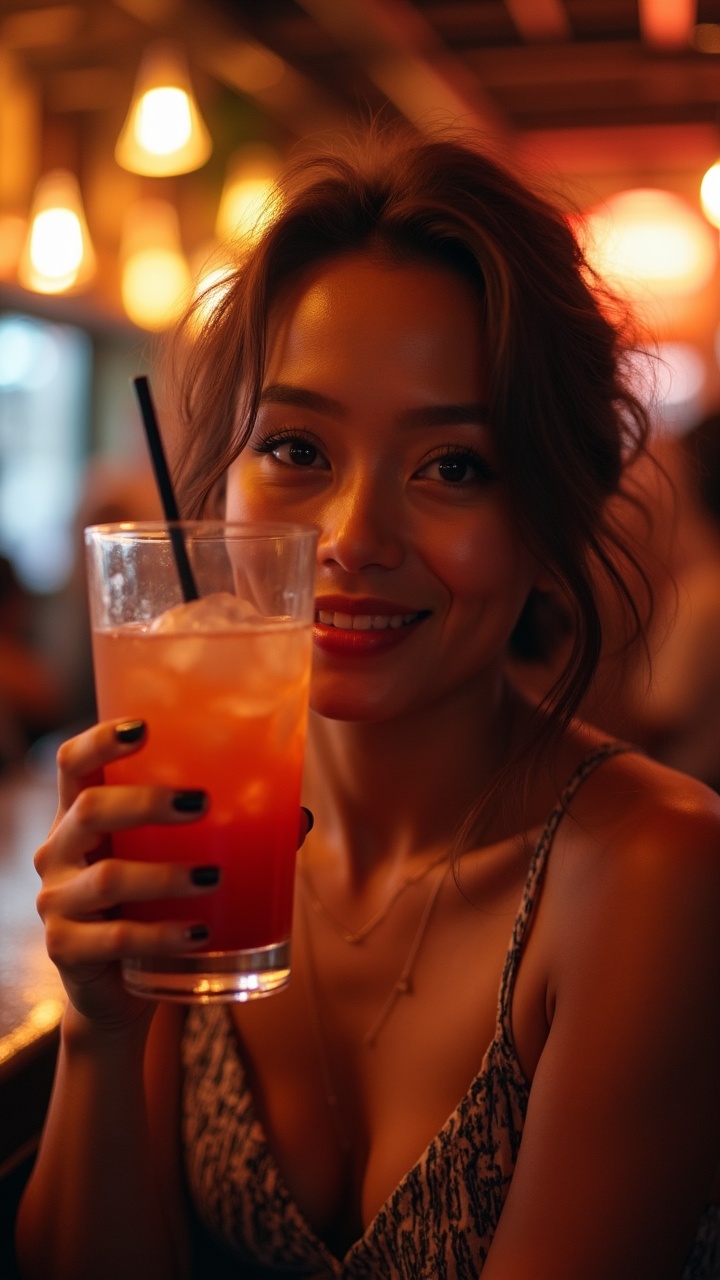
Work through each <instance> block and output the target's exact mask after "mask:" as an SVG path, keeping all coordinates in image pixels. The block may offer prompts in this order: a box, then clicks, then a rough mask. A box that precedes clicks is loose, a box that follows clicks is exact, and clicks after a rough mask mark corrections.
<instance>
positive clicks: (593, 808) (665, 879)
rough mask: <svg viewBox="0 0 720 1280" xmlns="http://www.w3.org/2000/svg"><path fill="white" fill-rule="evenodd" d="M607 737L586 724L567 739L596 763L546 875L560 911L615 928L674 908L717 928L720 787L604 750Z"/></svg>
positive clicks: (636, 755) (637, 753)
mask: <svg viewBox="0 0 720 1280" xmlns="http://www.w3.org/2000/svg"><path fill="white" fill-rule="evenodd" d="M605 742H606V739H604V738H603V737H602V735H601V734H599V733H598V732H597V731H596V730H594V729H590V728H588V727H587V726H581V727H580V729H579V730H578V732H577V733H576V735H575V737H574V741H573V742H572V744H571V754H572V753H574V754H575V756H576V757H577V758H578V759H579V760H582V759H592V758H593V757H594V756H597V755H599V761H600V762H599V763H598V764H597V766H596V767H595V768H594V769H593V770H592V772H591V773H590V774H589V775H588V776H587V777H586V778H585V780H584V782H583V784H582V786H580V787H579V788H578V790H577V792H576V793H575V795H574V797H573V799H572V801H571V802H570V804H569V806H568V809H567V812H566V814H565V816H564V819H563V822H562V824H561V828H560V831H559V833H558V837H559V838H558V843H559V845H560V850H559V852H560V855H561V856H560V857H555V856H554V857H553V858H552V859H551V866H550V869H549V876H550V879H551V882H552V885H553V890H554V892H553V897H554V899H555V901H556V903H557V905H558V908H559V914H562V913H564V914H565V919H566V920H567V921H568V922H569V923H570V924H572V921H573V920H575V921H577V922H580V921H584V922H585V925H587V924H588V923H589V922H590V921H592V920H595V921H596V923H597V925H598V927H599V928H600V929H607V928H608V927H609V921H610V920H612V928H613V930H614V929H615V928H621V927H622V921H623V919H626V920H627V919H633V920H636V921H638V925H639V923H640V921H641V920H644V921H645V922H646V924H647V927H648V929H650V930H651V929H652V928H653V918H654V920H655V924H656V925H657V926H658V927H660V924H661V920H662V918H663V916H664V915H665V914H666V913H673V914H674V915H675V916H681V917H684V918H685V921H686V924H687V927H688V928H693V927H697V928H699V929H701V930H703V931H705V930H710V931H713V930H714V932H715V934H716V935H718V936H720V930H718V928H717V920H718V918H720V795H718V794H717V793H716V792H714V791H712V790H711V789H710V788H709V787H707V786H705V784H704V783H702V782H699V781H698V780H697V779H695V778H691V777H689V776H688V775H687V774H684V773H680V772H679V771H678V770H676V769H671V768H668V767H667V766H666V765H663V764H660V763H658V762H657V761H655V760H653V759H651V758H650V757H649V756H647V755H646V754H644V753H643V752H642V751H641V750H640V749H634V748H632V747H627V749H621V748H622V746H623V745H625V744H619V743H612V744H611V745H609V746H608V747H607V752H608V754H607V757H606V758H603V749H604V744H605ZM556 922H557V917H556Z"/></svg>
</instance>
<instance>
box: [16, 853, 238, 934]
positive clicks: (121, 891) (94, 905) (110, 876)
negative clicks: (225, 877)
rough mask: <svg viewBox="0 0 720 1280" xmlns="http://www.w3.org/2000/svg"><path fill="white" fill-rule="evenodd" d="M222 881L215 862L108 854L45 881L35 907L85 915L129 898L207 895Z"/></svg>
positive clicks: (47, 913) (45, 912) (50, 912)
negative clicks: (189, 862)
mask: <svg viewBox="0 0 720 1280" xmlns="http://www.w3.org/2000/svg"><path fill="white" fill-rule="evenodd" d="M219 884H220V869H219V867H216V866H212V865H207V864H201V865H200V866H196V867H189V866H184V865H182V864H177V863H171V862H157V863H156V862H129V861H127V860H124V859H115V858H104V859H103V860H102V861H101V862H95V863H93V865H92V866H90V867H86V868H85V870H83V871H80V872H77V873H75V874H71V875H68V876H67V877H64V878H60V879H55V880H52V881H51V882H50V883H49V884H47V885H44V886H43V888H42V889H41V890H40V892H39V894H38V898H37V909H38V912H39V913H40V915H41V916H42V918H43V920H48V919H49V918H50V917H51V916H65V917H68V918H70V919H75V920H78V919H83V918H85V919H87V917H88V916H93V915H96V914H98V913H101V912H104V911H109V910H111V909H112V908H113V907H119V906H121V905H122V904H123V903H126V902H152V901H155V900H156V899H160V898H189V897H193V896H197V897H203V896H205V895H206V894H208V893H212V892H214V890H215V889H217V888H218V885H219ZM189 909H191V908H189Z"/></svg>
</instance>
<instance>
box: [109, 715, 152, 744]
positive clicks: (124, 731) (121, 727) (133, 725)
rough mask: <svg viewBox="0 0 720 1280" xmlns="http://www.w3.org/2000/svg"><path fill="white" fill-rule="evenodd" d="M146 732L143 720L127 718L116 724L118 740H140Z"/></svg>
mask: <svg viewBox="0 0 720 1280" xmlns="http://www.w3.org/2000/svg"><path fill="white" fill-rule="evenodd" d="M144 733H145V722H144V721H143V720H125V721H124V722H123V724H118V725H116V726H115V737H116V738H117V740H118V742H139V741H140V739H141V738H142V736H143V734H144Z"/></svg>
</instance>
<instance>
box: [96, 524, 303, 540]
mask: <svg viewBox="0 0 720 1280" xmlns="http://www.w3.org/2000/svg"><path fill="white" fill-rule="evenodd" d="M174 530H179V531H180V532H181V533H182V534H183V535H184V536H189V537H190V538H192V539H194V540H195V541H208V542H209V541H222V540H225V539H227V538H228V537H230V538H233V539H234V540H235V541H244V540H246V541H254V542H257V541H262V540H267V541H274V540H277V538H287V539H291V540H292V539H297V540H298V541H302V540H303V539H306V538H308V539H309V538H311V537H315V538H317V537H318V535H319V529H318V527H317V525H312V524H301V523H299V522H298V521H290V520H218V519H213V520H118V521H110V522H109V523H106V524H90V525H86V526H85V528H84V530H83V534H84V538H85V542H86V543H90V542H92V541H95V540H96V539H99V538H106V539H114V540H116V541H119V542H123V541H126V540H127V541H130V540H132V539H137V540H138V541H147V542H152V541H165V540H166V541H167V542H171V541H172V532H173V531H174Z"/></svg>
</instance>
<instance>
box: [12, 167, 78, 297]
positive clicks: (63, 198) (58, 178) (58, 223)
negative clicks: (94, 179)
mask: <svg viewBox="0 0 720 1280" xmlns="http://www.w3.org/2000/svg"><path fill="white" fill-rule="evenodd" d="M94 270H95V255H94V253H93V249H92V245H91V243H90V236H89V234H88V229H87V224H86V222H85V213H84V210H83V207H82V199H81V197H80V188H79V187H78V184H77V179H76V178H75V177H74V175H73V174H72V173H69V172H68V171H67V170H65V169H54V170H53V171H52V172H50V173H48V174H46V175H45V177H44V178H41V180H40V182H39V183H38V185H37V188H36V191H35V199H34V201H33V207H32V210H31V214H30V230H29V233H28V235H27V238H26V240H25V245H24V247H23V251H22V254H21V256H20V261H19V264H18V276H19V279H20V283H21V284H23V285H24V286H25V287H26V288H27V289H32V290H33V291H34V292H36V293H63V292H66V291H67V290H68V289H73V288H75V287H78V286H80V285H83V284H85V283H87V282H88V281H89V280H90V278H91V277H92V275H93V272H94Z"/></svg>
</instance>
